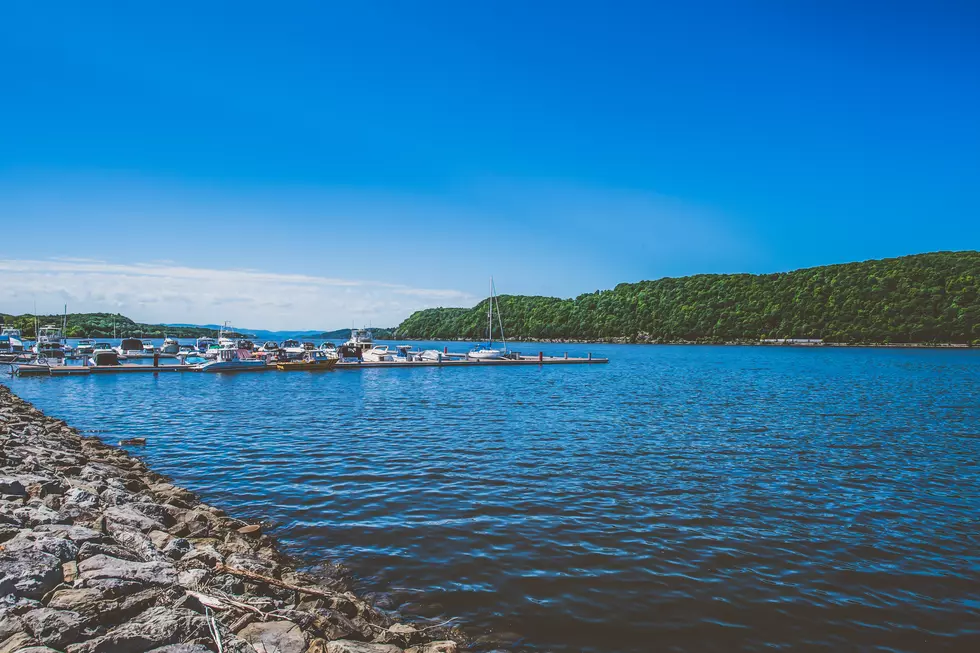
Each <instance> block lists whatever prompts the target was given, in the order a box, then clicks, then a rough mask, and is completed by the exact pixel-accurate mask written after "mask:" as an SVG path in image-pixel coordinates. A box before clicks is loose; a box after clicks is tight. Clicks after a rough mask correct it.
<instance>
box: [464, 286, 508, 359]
mask: <svg viewBox="0 0 980 653" xmlns="http://www.w3.org/2000/svg"><path fill="white" fill-rule="evenodd" d="M496 290H497V289H496V288H495V287H494V285H493V277H490V299H489V300H487V342H486V344H481V345H477V346H475V347H474V348H473V349H471V350H470V352H469V353H468V354H466V357H467V358H470V359H472V360H477V361H479V360H496V359H500V358H504V357H505V356H506V355H507V339H506V338H505V337H504V322H503V320H502V319H501V317H500V304H499V303H498V302H497V293H496ZM495 304H496V305H497V322H498V323H499V325H500V339H501V340H502V341H503V343H504V346H503V347H494V346H493V307H494V305H495Z"/></svg>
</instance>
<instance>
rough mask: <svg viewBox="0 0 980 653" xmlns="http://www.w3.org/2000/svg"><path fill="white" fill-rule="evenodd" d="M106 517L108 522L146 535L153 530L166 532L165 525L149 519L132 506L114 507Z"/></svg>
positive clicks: (107, 511) (107, 512)
mask: <svg viewBox="0 0 980 653" xmlns="http://www.w3.org/2000/svg"><path fill="white" fill-rule="evenodd" d="M105 516H106V520H107V521H108V522H110V523H113V522H114V523H116V524H119V525H121V526H128V527H130V528H135V529H136V530H140V531H142V532H144V533H149V532H150V531H153V530H158V531H162V530H164V526H163V524H161V523H160V522H158V521H157V520H155V519H151V518H150V517H147V516H146V515H145V514H143V513H142V512H141V511H139V510H137V509H136V508H134V507H133V505H132V504H127V505H124V506H112V507H110V508H108V509H107V510H106V511H105Z"/></svg>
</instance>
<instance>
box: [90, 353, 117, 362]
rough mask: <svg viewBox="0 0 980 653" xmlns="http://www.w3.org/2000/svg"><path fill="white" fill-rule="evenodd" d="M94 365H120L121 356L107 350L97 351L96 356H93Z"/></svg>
mask: <svg viewBox="0 0 980 653" xmlns="http://www.w3.org/2000/svg"><path fill="white" fill-rule="evenodd" d="M92 364H93V365H119V354H117V353H116V352H114V351H112V350H111V349H110V350H105V349H97V350H96V351H95V353H94V354H92Z"/></svg>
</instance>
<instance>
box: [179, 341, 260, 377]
mask: <svg viewBox="0 0 980 653" xmlns="http://www.w3.org/2000/svg"><path fill="white" fill-rule="evenodd" d="M195 369H197V370H200V371H201V372H246V371H255V370H264V369H266V364H265V361H263V360H261V359H258V358H251V357H250V355H249V353H248V352H247V351H245V350H244V349H234V348H231V347H222V348H220V349H218V350H216V351H215V357H214V360H210V361H208V362H206V363H201V364H200V365H197V366H195Z"/></svg>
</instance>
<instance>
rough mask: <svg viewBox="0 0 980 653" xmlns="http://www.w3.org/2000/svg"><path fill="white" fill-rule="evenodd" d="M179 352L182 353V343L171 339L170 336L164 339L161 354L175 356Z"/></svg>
mask: <svg viewBox="0 0 980 653" xmlns="http://www.w3.org/2000/svg"><path fill="white" fill-rule="evenodd" d="M179 351H180V342H178V341H177V339H176V338H171V337H170V336H166V337H165V338H164V339H163V344H162V345H160V353H161V354H170V355H174V354H176V353H177V352H179Z"/></svg>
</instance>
